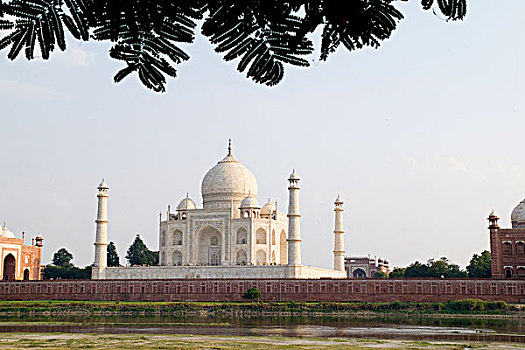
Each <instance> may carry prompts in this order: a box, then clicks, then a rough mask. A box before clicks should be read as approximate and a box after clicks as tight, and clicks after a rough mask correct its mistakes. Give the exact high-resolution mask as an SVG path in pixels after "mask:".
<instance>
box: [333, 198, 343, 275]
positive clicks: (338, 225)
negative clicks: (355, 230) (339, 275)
mask: <svg viewBox="0 0 525 350" xmlns="http://www.w3.org/2000/svg"><path fill="white" fill-rule="evenodd" d="M334 204H335V209H334V211H335V226H334V270H336V271H344V270H345V237H344V233H345V231H344V230H343V200H342V199H341V196H337V199H336V200H335V202H334Z"/></svg>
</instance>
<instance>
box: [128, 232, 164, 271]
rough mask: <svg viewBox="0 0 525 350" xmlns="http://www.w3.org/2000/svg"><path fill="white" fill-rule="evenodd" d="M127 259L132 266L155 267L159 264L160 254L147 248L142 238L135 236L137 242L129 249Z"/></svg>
mask: <svg viewBox="0 0 525 350" xmlns="http://www.w3.org/2000/svg"><path fill="white" fill-rule="evenodd" d="M126 259H128V262H129V264H130V265H132V266H143V265H145V266H153V265H158V263H159V252H153V251H151V250H149V249H148V247H146V244H144V242H143V241H142V239H141V238H140V235H139V234H137V236H135V240H134V241H133V243H132V244H131V246H130V247H129V248H128V251H127V254H126Z"/></svg>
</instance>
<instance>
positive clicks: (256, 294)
mask: <svg viewBox="0 0 525 350" xmlns="http://www.w3.org/2000/svg"><path fill="white" fill-rule="evenodd" d="M242 297H243V299H248V300H259V299H261V291H260V290H258V289H257V288H255V287H251V288H248V290H247V291H246V293H244V294H243V295H242Z"/></svg>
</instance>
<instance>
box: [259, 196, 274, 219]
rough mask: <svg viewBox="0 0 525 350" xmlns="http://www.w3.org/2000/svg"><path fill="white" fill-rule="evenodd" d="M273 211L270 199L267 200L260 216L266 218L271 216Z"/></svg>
mask: <svg viewBox="0 0 525 350" xmlns="http://www.w3.org/2000/svg"><path fill="white" fill-rule="evenodd" d="M274 211H275V204H273V203H272V202H271V201H270V199H269V198H268V203H266V204H265V205H263V207H262V209H261V216H265V217H268V216H270V215H272V213H273V212H274Z"/></svg>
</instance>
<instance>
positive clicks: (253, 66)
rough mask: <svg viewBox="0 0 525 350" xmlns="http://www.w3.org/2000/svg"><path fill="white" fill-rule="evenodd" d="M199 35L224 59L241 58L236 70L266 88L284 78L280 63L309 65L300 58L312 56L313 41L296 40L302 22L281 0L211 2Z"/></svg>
mask: <svg viewBox="0 0 525 350" xmlns="http://www.w3.org/2000/svg"><path fill="white" fill-rule="evenodd" d="M208 10H209V11H210V15H209V16H208V18H207V19H206V20H205V22H204V24H203V26H202V33H203V34H204V35H205V36H207V37H209V39H210V41H211V43H212V44H214V45H215V51H217V52H220V53H223V52H226V54H225V55H224V60H226V61H230V60H234V59H237V58H240V60H239V64H238V65H237V69H238V70H239V71H240V72H244V71H245V70H247V73H246V76H247V77H249V78H251V79H253V80H254V81H255V82H257V83H261V84H266V85H269V86H272V85H275V84H277V83H279V82H280V81H281V80H282V78H283V75H284V67H283V63H286V64H291V65H295V66H303V67H307V66H309V63H308V61H307V60H305V59H304V58H301V57H299V56H301V55H307V54H310V53H312V51H313V45H312V42H311V41H310V40H308V39H306V38H305V37H298V35H297V34H298V32H299V29H300V28H301V24H302V19H301V18H299V17H297V16H294V15H292V13H291V11H292V8H291V7H290V6H289V5H287V4H286V3H283V2H282V1H279V0H276V1H266V2H261V1H239V2H235V3H233V4H232V3H231V1H227V0H223V1H220V0H219V1H214V2H213V4H210V6H209V8H208Z"/></svg>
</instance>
